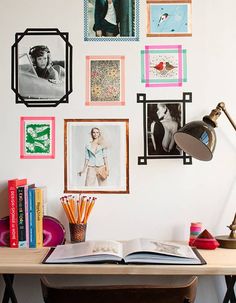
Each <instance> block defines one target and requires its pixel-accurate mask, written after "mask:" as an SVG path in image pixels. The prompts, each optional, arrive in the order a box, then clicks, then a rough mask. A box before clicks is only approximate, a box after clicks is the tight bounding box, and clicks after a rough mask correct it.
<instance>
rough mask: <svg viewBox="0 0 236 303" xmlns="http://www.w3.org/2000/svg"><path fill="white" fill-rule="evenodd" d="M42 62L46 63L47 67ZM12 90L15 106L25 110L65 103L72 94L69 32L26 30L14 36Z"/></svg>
mask: <svg viewBox="0 0 236 303" xmlns="http://www.w3.org/2000/svg"><path fill="white" fill-rule="evenodd" d="M40 60H41V62H40ZM42 60H46V66H45V62H44V63H42ZM40 64H41V65H40ZM42 64H43V65H42ZM11 88H12V90H13V91H14V92H15V95H16V99H15V100H16V103H17V104H25V105H26V106H27V107H55V106H57V105H59V104H60V103H68V102H69V94H70V93H71V92H72V45H71V44H70V42H69V33H67V32H60V31H59V30H58V29H57V28H27V29H26V30H25V31H24V32H18V33H16V34H15V43H14V44H13V45H12V77H11Z"/></svg>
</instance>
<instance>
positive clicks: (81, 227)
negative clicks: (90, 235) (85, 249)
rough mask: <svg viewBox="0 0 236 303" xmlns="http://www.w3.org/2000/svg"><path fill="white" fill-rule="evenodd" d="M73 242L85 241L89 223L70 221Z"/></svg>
mask: <svg viewBox="0 0 236 303" xmlns="http://www.w3.org/2000/svg"><path fill="white" fill-rule="evenodd" d="M69 227H70V240H71V242H84V241H85V238H86V228H87V224H82V223H69Z"/></svg>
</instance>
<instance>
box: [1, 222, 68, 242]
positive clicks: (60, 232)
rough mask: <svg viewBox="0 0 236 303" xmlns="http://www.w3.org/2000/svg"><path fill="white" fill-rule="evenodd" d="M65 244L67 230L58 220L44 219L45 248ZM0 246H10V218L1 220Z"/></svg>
mask: <svg viewBox="0 0 236 303" xmlns="http://www.w3.org/2000/svg"><path fill="white" fill-rule="evenodd" d="M64 242H65V228H64V226H63V225H62V224H61V222H60V221H58V220H57V219H56V218H53V217H51V216H44V217H43V246H57V245H60V244H64ZM0 246H9V217H8V216H7V217H4V218H2V219H0Z"/></svg>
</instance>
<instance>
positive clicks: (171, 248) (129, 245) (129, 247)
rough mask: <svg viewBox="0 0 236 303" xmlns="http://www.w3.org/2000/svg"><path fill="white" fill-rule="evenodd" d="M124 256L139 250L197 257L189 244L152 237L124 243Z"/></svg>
mask: <svg viewBox="0 0 236 303" xmlns="http://www.w3.org/2000/svg"><path fill="white" fill-rule="evenodd" d="M123 250H124V256H127V255H129V254H132V253H137V252H149V253H157V254H163V255H168V256H175V257H183V258H192V259H197V257H196V255H195V254H194V252H193V251H192V249H191V247H189V246H188V245H181V244H176V243H171V242H160V241H156V240H151V239H144V238H140V239H134V240H130V241H127V242H125V243H124V244H123Z"/></svg>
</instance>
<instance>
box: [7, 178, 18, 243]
mask: <svg viewBox="0 0 236 303" xmlns="http://www.w3.org/2000/svg"><path fill="white" fill-rule="evenodd" d="M8 205H9V232H10V247H14V248H17V247H18V210H17V192H16V185H15V182H14V180H10V181H8Z"/></svg>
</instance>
